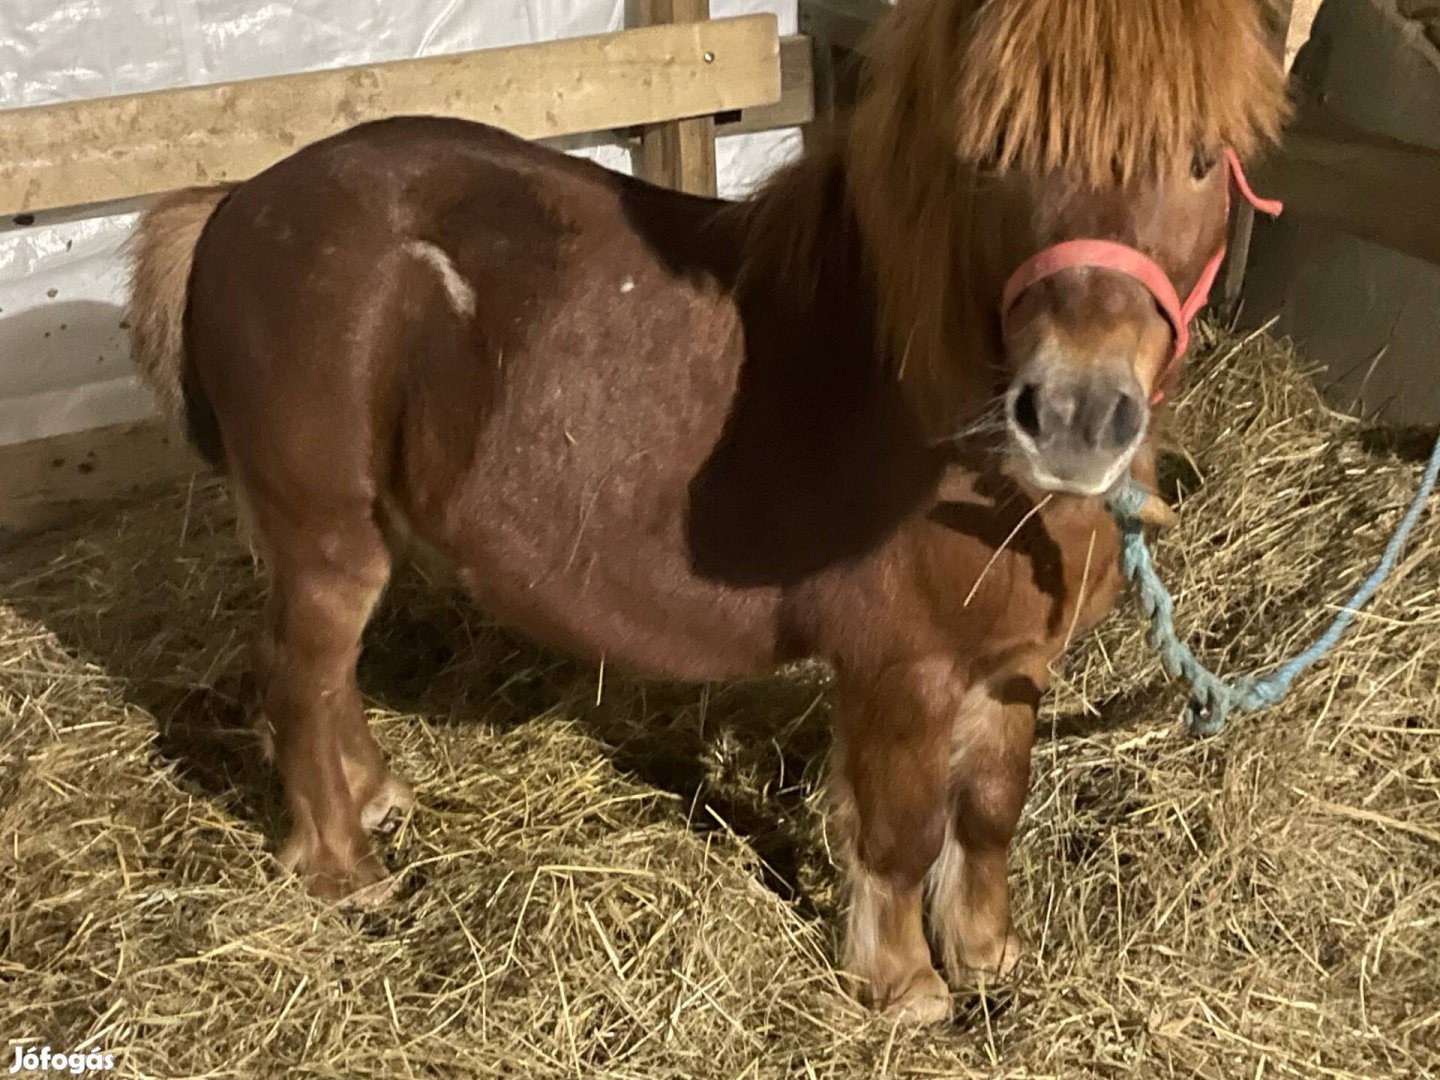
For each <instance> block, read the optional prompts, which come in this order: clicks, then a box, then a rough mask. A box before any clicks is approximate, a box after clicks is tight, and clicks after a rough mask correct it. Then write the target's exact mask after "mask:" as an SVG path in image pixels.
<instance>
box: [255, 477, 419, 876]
mask: <svg viewBox="0 0 1440 1080" xmlns="http://www.w3.org/2000/svg"><path fill="white" fill-rule="evenodd" d="M250 501H251V508H252V511H253V512H254V515H255V523H256V527H257V532H258V533H259V534H260V536H261V539H262V542H263V547H264V550H265V553H266V561H267V562H268V563H269V565H270V569H271V575H272V579H271V593H270V597H269V599H268V601H267V603H266V610H265V616H264V621H263V625H262V629H261V635H260V640H259V642H258V645H257V649H256V661H257V672H256V674H257V678H258V679H259V681H260V682H261V687H260V692H261V716H262V718H263V720H262V722H263V724H264V726H265V728H266V729H268V735H269V738H270V742H271V745H272V746H273V753H274V760H275V762H276V764H277V766H278V767H279V769H280V773H281V776H282V779H283V781H284V785H285V792H286V796H287V800H288V802H289V806H290V812H291V819H292V820H291V831H290V835H289V838H288V839H287V840H286V841H285V843H284V844H283V845H282V847H281V851H280V860H281V862H282V864H284V865H285V866H287V867H288V868H290V869H294V870H296V871H297V872H299V873H300V874H301V875H302V876H303V877H304V878H305V880H306V882H307V885H308V887H309V888H310V890H311V892H313V893H315V894H316V895H321V896H328V897H340V896H345V895H348V894H350V893H353V892H356V891H357V890H361V889H366V890H367V893H373V892H374V891H373V890H368V889H367V886H374V885H376V884H377V883H378V882H381V881H383V880H385V879H386V877H387V874H386V871H385V867H384V864H383V863H382V862H381V861H380V859H379V858H378V857H377V856H376V854H375V852H374V850H373V848H372V846H371V843H370V839H369V837H368V836H367V835H366V830H367V829H368V828H373V827H374V826H376V825H378V824H379V823H380V822H381V821H382V820H383V819H384V818H385V816H386V815H387V814H388V813H389V812H390V811H391V810H393V809H404V808H406V807H408V806H409V805H410V802H411V796H410V791H409V788H408V787H407V786H406V785H405V784H404V783H403V782H402V781H400V780H399V779H397V778H396V777H395V776H394V775H393V774H392V773H391V772H390V770H389V768H388V767H387V765H386V763H385V759H384V757H383V755H382V754H381V752H380V748H379V747H378V746H377V745H376V743H375V740H374V738H373V737H372V736H371V734H370V731H369V727H368V725H367V724H366V722H365V717H364V712H363V709H362V705H361V700H360V692H359V688H358V686H357V685H356V681H355V662H356V660H357V658H358V656H359V651H360V637H361V634H362V632H363V631H364V628H365V624H366V622H368V620H369V618H370V614H371V612H372V611H373V609H374V607H375V603H376V601H377V600H378V599H379V597H380V594H381V592H382V591H383V590H384V587H385V584H386V582H387V580H388V578H389V572H390V558H389V553H388V551H387V550H386V547H385V544H384V541H383V539H382V537H381V535H380V532H379V529H378V528H377V527H376V525H375V522H374V519H373V517H372V515H371V513H370V510H369V507H368V506H355V507H353V508H351V509H347V510H344V511H336V510H334V509H331V510H330V511H329V512H327V513H325V514H324V515H323V518H322V517H321V516H319V515H316V516H314V517H312V518H311V519H309V520H298V521H297V520H295V519H294V518H293V517H292V516H290V515H287V514H284V513H281V512H279V510H278V508H274V507H268V506H266V505H265V504H263V503H261V502H258V501H256V500H255V499H254V498H253V495H252V497H251V500H250ZM380 891H383V890H380Z"/></svg>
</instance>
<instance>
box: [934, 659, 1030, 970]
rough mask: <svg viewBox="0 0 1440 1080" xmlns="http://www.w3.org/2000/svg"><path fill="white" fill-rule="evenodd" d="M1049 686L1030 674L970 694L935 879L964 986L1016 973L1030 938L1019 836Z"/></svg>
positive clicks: (944, 935) (938, 914)
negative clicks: (1019, 925) (1020, 917)
mask: <svg viewBox="0 0 1440 1080" xmlns="http://www.w3.org/2000/svg"><path fill="white" fill-rule="evenodd" d="M1040 693H1041V686H1040V684H1039V683H1038V682H1037V681H1035V680H1033V679H1032V678H1030V677H1029V676H1026V675H1015V676H1011V677H1008V678H1004V679H1000V680H997V681H996V682H994V683H992V684H990V685H987V686H982V687H977V688H976V690H975V691H973V692H972V693H970V694H969V695H967V697H966V701H965V707H964V708H963V709H962V710H961V711H960V714H959V716H958V717H957V719H956V723H955V730H954V739H953V743H952V747H951V758H950V768H951V772H950V806H951V819H950V828H949V830H948V831H947V833H946V835H945V847H944V851H943V853H942V854H941V856H940V858H939V859H938V860H937V862H936V863H935V868H934V870H933V872H932V875H931V879H930V904H931V920H932V923H933V925H934V929H935V932H936V935H937V937H938V938H939V944H940V951H941V956H942V958H943V960H944V964H945V974H946V976H947V977H948V978H949V980H950V985H951V986H953V987H955V988H956V989H973V988H974V987H975V984H976V983H977V982H980V981H983V980H985V979H998V978H1003V977H1004V976H1006V975H1008V974H1009V973H1010V972H1011V970H1013V968H1014V967H1015V964H1016V962H1017V961H1018V960H1019V959H1020V954H1021V942H1020V937H1019V935H1018V934H1016V932H1015V929H1014V927H1013V925H1012V923H1011V918H1010V888H1009V867H1008V861H1009V852H1010V839H1011V837H1012V836H1014V834H1015V826H1016V824H1017V823H1018V822H1019V820H1020V811H1021V808H1022V807H1023V806H1024V805H1025V797H1026V795H1027V793H1028V790H1029V786H1030V745H1031V742H1032V741H1033V738H1034V733H1035V710H1036V706H1037V705H1038V703H1039V700H1040Z"/></svg>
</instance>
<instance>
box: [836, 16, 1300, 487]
mask: <svg viewBox="0 0 1440 1080" xmlns="http://www.w3.org/2000/svg"><path fill="white" fill-rule="evenodd" d="M1266 10H1267V4H1266V3H1265V0H901V2H900V5H899V7H898V8H897V10H896V12H895V13H894V15H893V16H892V17H891V18H890V19H889V20H887V25H885V26H884V27H882V28H881V29H880V31H879V32H878V33H877V38H876V40H875V42H874V53H873V55H872V63H871V79H870V84H869V87H868V89H867V92H866V94H865V95H864V97H862V100H861V102H860V103H859V105H858V106H857V110H856V117H855V122H854V124H853V125H852V128H851V131H850V135H849V143H848V147H847V159H848V162H847V174H848V178H849V185H850V191H851V197H852V199H853V201H854V205H855V209H856V213H857V216H858V218H859V220H860V223H861V228H862V230H863V232H864V235H865V241H866V247H867V250H868V251H869V253H870V255H871V257H872V259H873V261H874V263H875V270H876V280H877V282H878V285H879V290H880V299H881V318H882V324H883V326H884V332H885V334H886V339H887V340H886V345H887V348H888V351H889V353H890V354H891V355H892V357H894V362H895V364H896V365H897V371H898V374H899V376H900V379H901V381H902V384H903V385H904V386H905V388H906V391H907V396H908V397H909V399H910V401H911V403H912V406H913V407H914V408H915V409H916V411H917V412H918V413H919V415H920V416H921V419H922V420H923V421H924V422H925V424H926V425H927V427H929V429H930V430H931V433H932V435H934V436H935V437H939V438H943V437H945V436H947V435H949V434H952V433H955V432H957V431H960V430H963V429H967V428H968V429H974V428H976V426H977V421H979V420H983V419H984V418H986V417H989V418H991V419H994V420H996V421H997V422H996V423H994V424H991V425H989V426H988V427H987V426H986V425H984V424H983V423H981V424H979V425H978V426H979V427H980V428H981V429H982V430H988V431H991V432H998V433H1001V436H1000V437H1001V443H1002V446H1001V449H1002V450H1003V452H1004V453H1005V455H1006V457H1007V458H1008V459H1009V460H1010V461H1011V463H1012V464H1013V465H1014V466H1015V468H1016V470H1017V472H1018V473H1019V475H1020V478H1021V479H1023V480H1025V481H1027V482H1029V483H1030V484H1032V485H1034V486H1035V487H1038V488H1042V489H1046V490H1052V491H1066V492H1073V493H1077V494H1084V495H1094V494H1099V493H1101V492H1103V491H1105V490H1106V489H1108V488H1109V487H1110V486H1111V485H1112V484H1113V483H1114V482H1115V480H1116V479H1118V477H1119V476H1120V475H1121V474H1122V473H1123V472H1124V470H1125V468H1126V467H1127V466H1128V465H1129V463H1130V461H1131V459H1132V457H1133V456H1134V455H1135V453H1136V451H1137V450H1138V448H1139V447H1140V446H1141V445H1142V444H1143V442H1144V440H1145V436H1146V433H1147V431H1148V429H1149V424H1150V414H1151V410H1152V407H1153V406H1154V404H1155V403H1157V402H1158V401H1159V400H1160V399H1161V398H1162V397H1163V395H1164V394H1165V392H1166V391H1167V389H1169V387H1170V385H1171V383H1172V381H1173V379H1174V377H1175V374H1176V369H1177V366H1178V360H1179V357H1180V355H1181V353H1183V350H1184V345H1185V342H1186V340H1187V338H1188V328H1187V327H1188V323H1189V321H1190V319H1191V318H1193V316H1194V314H1195V311H1196V310H1197V309H1198V307H1199V306H1200V305H1201V304H1202V303H1203V300H1204V294H1205V293H1206V292H1207V291H1208V288H1209V283H1210V282H1211V281H1213V278H1214V274H1215V270H1216V269H1217V268H1218V264H1219V255H1220V253H1221V252H1222V251H1223V247H1224V239H1225V232H1226V226H1227V217H1228V208H1229V196H1230V191H1231V190H1232V186H1233V185H1237V184H1238V185H1239V186H1240V187H1241V188H1242V189H1243V190H1245V191H1246V192H1247V193H1248V188H1245V187H1244V180H1243V175H1241V174H1239V172H1238V168H1239V161H1240V159H1242V158H1244V157H1246V156H1248V155H1250V154H1251V153H1253V152H1254V151H1255V150H1256V149H1258V148H1259V147H1260V146H1261V145H1262V144H1263V143H1264V142H1266V141H1267V140H1269V139H1271V138H1273V137H1274V136H1275V135H1276V133H1277V131H1278V128H1279V125H1280V122H1281V120H1282V118H1283V115H1284V110H1285V102H1284V73H1283V69H1282V67H1281V64H1280V62H1279V60H1278V59H1277V58H1276V57H1275V56H1274V54H1273V52H1272V51H1271V49H1270V46H1269V43H1268V35H1267V27H1266V25H1265V15H1266Z"/></svg>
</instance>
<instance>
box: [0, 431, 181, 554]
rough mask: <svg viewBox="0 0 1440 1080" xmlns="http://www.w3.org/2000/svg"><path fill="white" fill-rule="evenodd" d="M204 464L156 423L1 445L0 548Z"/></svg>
mask: <svg viewBox="0 0 1440 1080" xmlns="http://www.w3.org/2000/svg"><path fill="white" fill-rule="evenodd" d="M205 468H206V466H205V465H204V463H203V462H201V461H200V459H199V458H198V457H197V456H196V455H195V454H194V453H193V452H192V451H191V450H190V448H189V447H188V446H187V445H186V444H185V442H184V440H183V439H182V438H181V437H180V436H179V434H177V433H176V432H174V431H173V430H172V429H171V428H170V427H169V426H168V425H165V424H162V423H161V422H160V421H158V420H150V421H143V422H141V423H136V424H118V425H114V426H111V427H103V428H95V429H92V430H90V431H80V432H75V433H74V434H70V435H57V436H54V437H53V438H49V439H36V440H33V441H31V442H24V443H18V444H14V445H10V446H0V545H3V544H5V543H9V542H14V541H15V540H17V539H18V538H19V537H22V536H25V535H29V534H32V533H35V532H39V531H42V530H44V529H47V528H52V527H54V526H56V525H60V524H63V523H64V522H66V521H69V520H72V519H74V518H77V517H79V516H81V515H82V514H84V513H86V512H88V511H89V510H91V509H93V508H94V507H95V506H96V505H97V504H102V503H111V502H119V501H123V500H126V499H131V498H134V496H135V495H136V494H137V493H139V492H141V491H144V490H145V489H146V488H149V487H151V486H153V485H155V484H158V483H162V482H164V481H173V480H176V479H178V478H181V477H184V476H187V475H191V474H193V473H195V472H197V471H203V470H205Z"/></svg>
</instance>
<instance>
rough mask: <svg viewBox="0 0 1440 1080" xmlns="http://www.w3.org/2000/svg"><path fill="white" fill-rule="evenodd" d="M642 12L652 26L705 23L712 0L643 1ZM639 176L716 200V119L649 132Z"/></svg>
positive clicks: (684, 122) (678, 123)
mask: <svg viewBox="0 0 1440 1080" xmlns="http://www.w3.org/2000/svg"><path fill="white" fill-rule="evenodd" d="M640 12H641V19H642V21H644V22H645V23H646V24H648V25H651V26H659V25H667V24H682V23H683V24H697V23H703V22H704V21H705V20H707V19H709V18H710V0H640ZM778 96H779V95H777V100H778ZM640 175H641V176H643V177H644V178H645V179H646V180H649V181H650V182H651V183H652V184H661V185H663V186H665V187H670V188H675V189H677V190H679V191H688V192H690V193H691V194H692V195H708V196H712V197H713V196H714V195H715V193H716V173H715V118H714V117H713V116H703V117H696V118H694V119H690V120H676V121H672V122H670V123H666V124H659V125H656V126H655V127H652V128H650V129H648V130H646V131H645V133H644V134H643V135H642V136H641V149H640Z"/></svg>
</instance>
